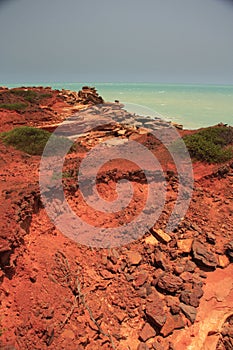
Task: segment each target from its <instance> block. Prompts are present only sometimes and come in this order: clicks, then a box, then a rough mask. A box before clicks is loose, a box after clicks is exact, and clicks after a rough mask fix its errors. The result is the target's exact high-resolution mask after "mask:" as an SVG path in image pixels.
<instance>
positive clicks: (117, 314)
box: [114, 310, 126, 323]
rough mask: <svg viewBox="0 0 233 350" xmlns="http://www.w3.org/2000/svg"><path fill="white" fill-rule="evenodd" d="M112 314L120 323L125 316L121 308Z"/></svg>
mask: <svg viewBox="0 0 233 350" xmlns="http://www.w3.org/2000/svg"><path fill="white" fill-rule="evenodd" d="M114 316H115V317H116V318H117V319H118V321H119V322H120V323H122V322H123V321H124V319H125V318H126V314H125V313H124V312H123V311H121V310H117V311H115V312H114Z"/></svg>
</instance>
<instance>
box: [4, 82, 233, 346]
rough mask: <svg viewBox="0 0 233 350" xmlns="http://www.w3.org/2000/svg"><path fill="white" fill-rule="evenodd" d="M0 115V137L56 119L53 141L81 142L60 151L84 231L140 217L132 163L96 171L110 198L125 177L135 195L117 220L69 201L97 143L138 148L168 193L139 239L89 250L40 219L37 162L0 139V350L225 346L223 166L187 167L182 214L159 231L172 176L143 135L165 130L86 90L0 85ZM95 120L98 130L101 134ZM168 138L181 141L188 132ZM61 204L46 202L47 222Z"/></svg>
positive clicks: (232, 332) (230, 255) (230, 197)
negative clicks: (50, 206)
mask: <svg viewBox="0 0 233 350" xmlns="http://www.w3.org/2000/svg"><path fill="white" fill-rule="evenodd" d="M0 117H1V126H0V127H1V130H0V131H1V132H7V131H10V130H12V129H13V128H16V127H22V126H31V127H36V128H38V129H41V130H46V131H49V132H52V131H54V130H55V129H56V127H57V126H58V125H60V124H61V123H62V122H63V121H66V123H65V126H64V128H63V129H62V135H63V136H65V137H70V136H72V135H73V134H75V133H74V125H75V130H76V131H78V133H79V134H80V135H81V136H80V137H79V140H78V142H77V143H76V144H75V146H76V147H75V149H74V150H73V151H71V152H69V154H67V157H66V161H65V164H64V169H63V174H64V176H63V179H62V181H63V187H64V192H65V196H66V200H67V202H68V203H69V205H70V207H71V208H72V209H73V211H74V212H76V213H77V215H79V216H80V217H81V218H82V219H83V220H86V221H87V222H89V223H90V224H92V225H97V226H99V227H103V226H106V225H107V226H108V227H110V228H111V227H116V226H117V225H122V224H124V222H129V221H130V220H131V219H132V218H133V217H134V216H137V215H138V214H139V212H140V211H141V210H142V208H143V203H144V201H145V195H146V193H147V186H148V183H147V181H146V180H145V176H144V175H143V173H142V172H141V171H140V169H138V167H137V166H135V164H133V163H131V162H128V161H126V160H124V159H122V160H121V162H119V161H118V162H116V161H115V162H114V160H113V161H112V162H108V163H107V164H106V165H104V166H103V167H102V168H101V169H100V171H99V172H98V176H97V185H98V191H99V192H100V193H101V194H102V195H103V197H104V198H105V199H106V200H109V201H111V200H112V199H114V198H115V197H114V196H115V190H116V184H117V182H118V181H119V180H121V179H127V180H129V181H130V182H131V183H132V185H133V189H134V193H135V195H134V198H133V200H132V202H130V204H129V207H128V208H127V211H123V212H122V213H111V214H109V215H102V214H100V213H98V215H96V212H95V210H93V209H92V208H90V207H88V206H87V205H86V204H85V202H84V200H83V197H82V195H81V193H80V189H79V186H78V181H77V169H78V166H79V164H80V163H81V161H82V159H84V158H85V156H86V154H87V152H88V151H89V150H91V149H92V147H93V146H95V145H97V144H98V143H100V142H102V141H105V142H106V143H107V144H109V147H111V146H114V144H118V143H119V144H124V142H125V141H127V140H132V141H136V142H139V143H140V144H142V145H143V146H145V147H146V148H147V149H149V150H150V152H152V153H153V154H155V155H156V157H157V158H158V159H159V161H160V163H161V165H162V169H163V173H164V176H165V181H166V191H167V192H166V202H165V205H164V208H163V210H162V213H161V215H160V216H159V218H158V220H157V221H156V224H155V225H154V227H152V228H150V229H149V230H148V231H147V232H146V233H145V234H144V235H143V237H139V238H138V239H135V240H134V241H132V242H130V243H127V244H123V245H121V246H120V247H119V246H118V247H117V246H116V247H115V248H92V247H88V246H86V245H82V244H79V243H77V242H75V241H73V240H71V239H69V238H68V237H66V236H64V235H63V234H62V233H61V232H60V231H59V230H58V229H57V228H56V225H54V224H53V223H52V222H51V220H50V218H49V217H48V215H47V213H46V210H45V208H44V205H43V203H42V200H41V194H40V188H39V166H40V160H41V156H40V155H31V154H28V153H25V152H23V151H21V150H17V149H15V148H14V147H13V146H9V145H6V144H5V143H4V142H3V140H2V139H0V148H1V156H0V169H1V173H0V176H1V177H0V179H1V182H0V188H1V203H0V218H1V219H0V220H1V230H0V283H1V284H0V303H1V316H0V349H17V350H22V349H23V350H24V349H25V350H26V349H29V350H35V349H38V350H41V349H59V350H60V349H61V350H62V349H64V350H75V349H80V350H81V349H90V350H95V349H96V350H97V349H99V350H100V349H118V350H126V349H128V350H129V349H131V350H147V349H154V350H186V349H187V350H191V349H192V350H194V349H195V350H208V349H211V350H212V349H213V350H215V349H216V350H224V349H225V350H230V349H232V348H233V265H232V261H233V218H232V215H233V159H229V160H227V161H224V162H220V163H208V162H203V161H196V160H195V161H193V176H194V186H193V192H192V196H191V202H190V205H189V207H188V210H187V212H186V214H185V216H184V217H182V220H180V223H179V225H178V226H177V227H176V229H175V230H174V231H172V232H167V231H166V223H167V221H168V219H169V216H170V215H171V212H172V210H173V208H174V205H175V202H176V199H177V197H178V189H179V176H178V174H177V171H176V167H175V164H174V162H173V161H172V159H171V157H170V155H169V153H168V152H167V150H166V149H165V147H164V145H163V144H162V143H161V142H159V140H156V138H155V137H154V136H153V131H156V130H164V128H165V129H166V128H168V129H169V128H170V126H171V124H170V123H168V122H165V121H163V120H160V119H155V120H152V119H151V118H150V117H142V116H137V115H134V114H131V113H128V112H127V111H125V110H124V107H123V106H122V105H121V103H119V102H118V101H116V102H115V103H107V102H104V100H103V98H102V97H100V96H99V95H98V93H97V92H96V90H95V89H94V88H89V87H83V89H82V90H81V91H80V92H78V93H76V92H72V91H66V90H62V91H58V90H52V89H51V88H43V87H34V88H15V89H8V88H0ZM97 117H98V120H99V124H100V125H98V126H96V118H97ZM106 117H107V118H108V120H109V123H108V124H105V125H101V122H100V121H101V120H102V118H106ZM69 121H72V123H70V122H69ZM73 123H74V124H73ZM176 130H177V132H178V133H179V135H180V136H181V137H183V136H185V135H191V134H195V133H196V132H197V131H188V130H182V128H181V127H180V126H176ZM74 136H75V135H74ZM113 137H114V142H113V143H112V141H111V140H112V138H113ZM116 139H117V141H116ZM149 176H150V173H149ZM185 186H187V188H188V187H189V186H190V184H189V183H187V184H185ZM61 204H62V203H61V201H60V200H59V199H56V201H55V202H54V206H56V208H58V209H57V211H58V213H59V207H60V206H61ZM56 208H55V209H56ZM77 229H78V228H77ZM112 243H113V246H114V237H112Z"/></svg>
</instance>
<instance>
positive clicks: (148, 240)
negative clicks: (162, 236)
mask: <svg viewBox="0 0 233 350" xmlns="http://www.w3.org/2000/svg"><path fill="white" fill-rule="evenodd" d="M145 243H146V244H150V245H153V246H157V245H158V244H159V241H158V240H157V239H156V238H155V237H154V236H153V235H150V236H148V237H146V238H145Z"/></svg>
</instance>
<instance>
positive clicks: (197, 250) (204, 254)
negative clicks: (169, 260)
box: [192, 240, 217, 269]
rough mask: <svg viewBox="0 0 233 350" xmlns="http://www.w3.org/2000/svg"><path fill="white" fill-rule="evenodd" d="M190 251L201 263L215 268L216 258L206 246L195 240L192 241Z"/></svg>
mask: <svg viewBox="0 0 233 350" xmlns="http://www.w3.org/2000/svg"><path fill="white" fill-rule="evenodd" d="M192 252H193V257H194V259H195V260H196V261H197V262H198V263H199V264H201V265H204V266H205V267H209V268H212V269H215V268H216V267H217V260H216V257H215V255H214V254H213V253H211V252H210V251H209V250H208V249H207V248H206V246H205V245H204V244H203V243H201V242H199V241H197V240H194V241H193V245H192Z"/></svg>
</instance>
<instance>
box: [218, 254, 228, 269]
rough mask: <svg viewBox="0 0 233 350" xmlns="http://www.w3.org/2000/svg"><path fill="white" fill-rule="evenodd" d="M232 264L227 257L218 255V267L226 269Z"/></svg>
mask: <svg viewBox="0 0 233 350" xmlns="http://www.w3.org/2000/svg"><path fill="white" fill-rule="evenodd" d="M229 264H230V260H229V258H228V257H227V256H226V255H218V266H219V267H221V268H223V269H224V268H225V267H227V266H228V265H229Z"/></svg>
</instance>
